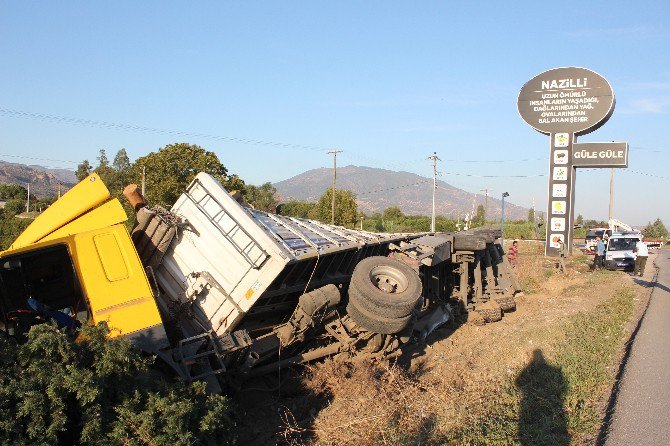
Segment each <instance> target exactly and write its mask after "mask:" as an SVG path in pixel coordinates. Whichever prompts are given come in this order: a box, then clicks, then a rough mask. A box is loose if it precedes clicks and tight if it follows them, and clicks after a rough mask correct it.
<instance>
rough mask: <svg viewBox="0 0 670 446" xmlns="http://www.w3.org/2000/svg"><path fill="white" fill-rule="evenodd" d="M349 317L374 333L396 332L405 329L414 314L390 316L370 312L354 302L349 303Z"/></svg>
mask: <svg viewBox="0 0 670 446" xmlns="http://www.w3.org/2000/svg"><path fill="white" fill-rule="evenodd" d="M347 313H348V314H349V317H350V318H351V319H352V320H353V321H354V322H356V323H357V324H358V325H360V326H361V327H363V328H365V329H366V330H368V331H371V332H373V333H381V334H395V333H399V332H401V331H403V330H404V329H405V327H407V325H409V323H410V322H411V321H412V319H413V317H414V314H413V313H410V314H408V315H407V316H405V317H403V318H389V317H382V316H379V315H376V314H374V313H370V312H369V311H367V310H365V309H362V308H358V307H357V306H356V305H354V304H353V303H352V302H349V303H348V304H347Z"/></svg>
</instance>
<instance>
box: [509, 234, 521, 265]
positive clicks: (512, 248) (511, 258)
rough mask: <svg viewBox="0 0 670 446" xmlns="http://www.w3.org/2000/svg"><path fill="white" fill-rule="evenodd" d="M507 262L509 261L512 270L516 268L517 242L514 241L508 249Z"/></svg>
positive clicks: (517, 257)
mask: <svg viewBox="0 0 670 446" xmlns="http://www.w3.org/2000/svg"><path fill="white" fill-rule="evenodd" d="M507 260H508V261H509V264H510V265H512V268H516V266H517V263H518V262H519V242H518V241H517V240H514V241H513V242H512V246H510V247H509V253H508V254H507Z"/></svg>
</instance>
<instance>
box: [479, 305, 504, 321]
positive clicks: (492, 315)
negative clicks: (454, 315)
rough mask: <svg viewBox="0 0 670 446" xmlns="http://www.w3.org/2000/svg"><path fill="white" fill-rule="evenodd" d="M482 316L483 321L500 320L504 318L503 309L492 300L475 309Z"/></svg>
mask: <svg viewBox="0 0 670 446" xmlns="http://www.w3.org/2000/svg"><path fill="white" fill-rule="evenodd" d="M475 311H476V312H477V313H479V315H480V316H481V317H482V319H483V322H498V321H499V320H502V309H501V308H500V306H499V305H497V304H494V303H492V302H487V303H485V304H484V305H482V306H480V307H479V308H477V309H475Z"/></svg>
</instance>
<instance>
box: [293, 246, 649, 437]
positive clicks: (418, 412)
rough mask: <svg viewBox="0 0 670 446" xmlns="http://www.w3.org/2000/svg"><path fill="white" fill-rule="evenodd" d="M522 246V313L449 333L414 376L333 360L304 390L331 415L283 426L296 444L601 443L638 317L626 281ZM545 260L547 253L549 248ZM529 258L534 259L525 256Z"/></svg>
mask: <svg viewBox="0 0 670 446" xmlns="http://www.w3.org/2000/svg"><path fill="white" fill-rule="evenodd" d="M524 248H526V247H525V246H524V245H522V251H521V252H522V257H521V259H522V263H521V265H520V266H519V273H520V274H519V275H520V276H521V280H523V281H524V282H525V283H533V282H534V283H536V284H537V288H536V290H535V291H534V293H535V294H533V295H530V296H526V297H524V298H522V299H520V305H519V311H517V313H512V314H510V315H508V316H506V317H505V318H504V319H503V321H502V322H500V323H497V324H492V325H487V326H485V327H474V326H464V327H461V328H460V329H459V330H457V331H456V332H455V333H453V334H451V333H446V332H445V333H442V335H441V338H439V337H438V338H437V339H435V340H434V341H433V344H432V347H428V348H427V350H426V351H425V352H423V354H422V356H420V357H419V359H415V360H413V361H412V363H411V367H409V368H401V367H399V366H389V365H385V364H379V363H357V364H351V363H341V362H336V361H326V362H325V363H322V364H318V365H315V366H313V367H311V368H310V370H309V373H308V376H307V378H305V380H304V385H305V387H306V388H307V389H308V391H309V392H310V393H311V395H312V397H313V398H318V399H319V400H320V401H322V402H323V403H322V406H323V407H322V408H321V409H320V411H317V412H315V413H314V414H313V415H312V416H311V417H310V419H309V420H307V422H305V420H302V421H301V422H297V421H296V420H294V419H293V418H292V416H291V413H290V412H285V413H284V416H283V421H284V426H283V435H282V442H284V443H286V444H294V445H298V444H300V445H304V444H311V445H323V446H331V445H333V446H334V445H362V446H377V445H399V446H406V445H445V444H446V445H451V444H453V445H507V444H521V445H531V444H532V445H544V444H546V445H568V444H573V445H577V444H585V443H587V444H588V443H591V442H592V441H593V438H595V434H596V433H597V428H598V425H599V423H600V420H601V417H602V411H603V408H604V402H605V400H606V398H607V397H608V396H609V389H611V386H612V383H613V379H614V376H615V373H616V366H615V365H616V364H615V361H616V357H617V352H618V351H619V349H620V348H621V346H622V344H623V339H624V334H625V330H626V326H627V324H628V322H629V320H630V319H631V317H632V315H633V314H634V309H635V300H634V299H633V297H634V296H635V293H636V292H637V291H635V290H634V289H633V288H632V285H631V284H630V280H629V278H628V277H627V276H625V275H623V274H618V273H612V272H607V271H604V272H597V273H594V274H586V273H585V271H586V270H587V269H588V260H589V259H588V258H586V260H584V259H583V258H581V256H579V257H575V258H572V259H570V261H569V264H568V268H569V271H568V273H567V274H565V275H563V274H559V273H552V274H549V273H546V272H545V271H550V270H552V268H554V267H553V265H552V264H551V262H547V261H546V260H545V259H544V258H543V257H542V256H541V255H537V254H533V252H532V251H531V249H537V248H534V247H532V246H531V247H530V248H528V249H527V250H526V249H524ZM539 249H540V250H541V246H540V247H539ZM524 257H525V258H524Z"/></svg>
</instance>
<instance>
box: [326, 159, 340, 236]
mask: <svg viewBox="0 0 670 446" xmlns="http://www.w3.org/2000/svg"><path fill="white" fill-rule="evenodd" d="M326 153H327V154H331V153H332V154H333V194H332V195H333V196H332V202H331V208H330V224H331V225H334V224H335V184H336V183H337V154H338V153H342V151H341V150H329V151H327V152H326Z"/></svg>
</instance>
